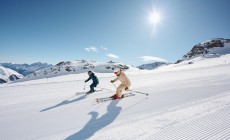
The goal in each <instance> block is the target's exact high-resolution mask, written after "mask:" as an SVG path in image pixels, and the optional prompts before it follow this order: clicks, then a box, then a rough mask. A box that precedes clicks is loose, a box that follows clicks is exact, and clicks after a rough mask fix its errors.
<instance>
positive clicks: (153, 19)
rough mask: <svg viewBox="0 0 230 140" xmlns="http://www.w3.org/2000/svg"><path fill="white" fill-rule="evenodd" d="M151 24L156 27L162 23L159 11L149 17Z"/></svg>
mask: <svg viewBox="0 0 230 140" xmlns="http://www.w3.org/2000/svg"><path fill="white" fill-rule="evenodd" d="M149 19H150V22H151V23H152V24H154V25H156V24H158V23H159V22H160V21H161V15H160V13H159V12H157V11H153V12H152V13H151V14H150V16H149Z"/></svg>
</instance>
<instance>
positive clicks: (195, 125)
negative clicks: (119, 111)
mask: <svg viewBox="0 0 230 140" xmlns="http://www.w3.org/2000/svg"><path fill="white" fill-rule="evenodd" d="M136 116H137V117H135V116H132V117H128V118H129V119H128V121H127V119H125V120H120V121H117V122H116V123H113V124H112V125H110V126H109V127H107V128H106V129H105V130H104V131H102V133H101V134H100V133H99V134H96V135H95V136H94V137H92V140H94V139H95V140H96V139H111V140H115V139H116V140H120V139H123V140H126V139H127V140H128V139H133V140H134V139H137V140H139V139H145V140H151V139H154V140H155V139H168V140H170V139H175V140H178V139H181V140H184V139H213V140H214V139H216V138H218V139H227V138H230V135H229V134H230V122H229V116H230V92H229V93H227V94H223V95H218V96H214V97H211V98H207V99H202V100H198V101H195V102H192V103H187V104H183V105H180V106H176V107H172V108H169V109H168V110H166V111H163V112H158V113H154V114H142V115H136ZM188 126H189V128H188ZM117 132H119V134H118V135H116V133H117ZM127 134H132V135H127ZM220 136H221V137H220Z"/></svg>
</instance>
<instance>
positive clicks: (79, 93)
mask: <svg viewBox="0 0 230 140" xmlns="http://www.w3.org/2000/svg"><path fill="white" fill-rule="evenodd" d="M99 91H102V90H96V91H94V92H99ZM94 92H92V93H88V92H76V94H75V95H82V94H93V93H94Z"/></svg>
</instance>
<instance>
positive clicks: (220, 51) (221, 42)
mask: <svg viewBox="0 0 230 140" xmlns="http://www.w3.org/2000/svg"><path fill="white" fill-rule="evenodd" d="M229 53H230V39H223V38H213V39H211V40H208V41H205V42H203V43H199V44H197V45H195V46H194V47H193V48H192V50H191V51H189V52H188V53H187V54H186V55H184V56H183V58H182V59H181V60H178V61H177V62H176V63H179V62H181V61H184V60H191V59H193V58H196V57H203V58H213V57H219V56H220V55H224V54H229Z"/></svg>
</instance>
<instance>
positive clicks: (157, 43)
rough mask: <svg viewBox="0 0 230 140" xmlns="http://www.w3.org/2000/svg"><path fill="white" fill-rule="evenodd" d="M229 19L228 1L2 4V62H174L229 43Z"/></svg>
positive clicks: (0, 0)
mask: <svg viewBox="0 0 230 140" xmlns="http://www.w3.org/2000/svg"><path fill="white" fill-rule="evenodd" d="M152 11H157V12H158V13H159V15H160V19H161V20H160V21H159V22H158V23H157V24H155V25H153V24H152V23H151V22H150V20H149V17H150V15H151V13H152ZM229 14H230V1H229V0H0V62H14V63H33V62H38V61H40V62H47V63H51V64H56V63H58V62H60V61H71V60H79V59H87V60H97V61H109V60H113V61H118V62H123V63H126V64H131V65H135V66H137V65H140V64H144V63H150V62H153V61H154V60H155V59H156V60H166V61H169V62H175V61H177V60H178V59H180V58H182V56H183V55H184V54H186V53H187V52H188V51H190V50H191V49H192V47H193V46H194V45H196V44H198V43H200V42H203V41H206V40H208V39H210V38H215V37H223V38H230V30H229V27H230V26H229V25H230V18H229ZM144 60H145V61H144Z"/></svg>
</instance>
